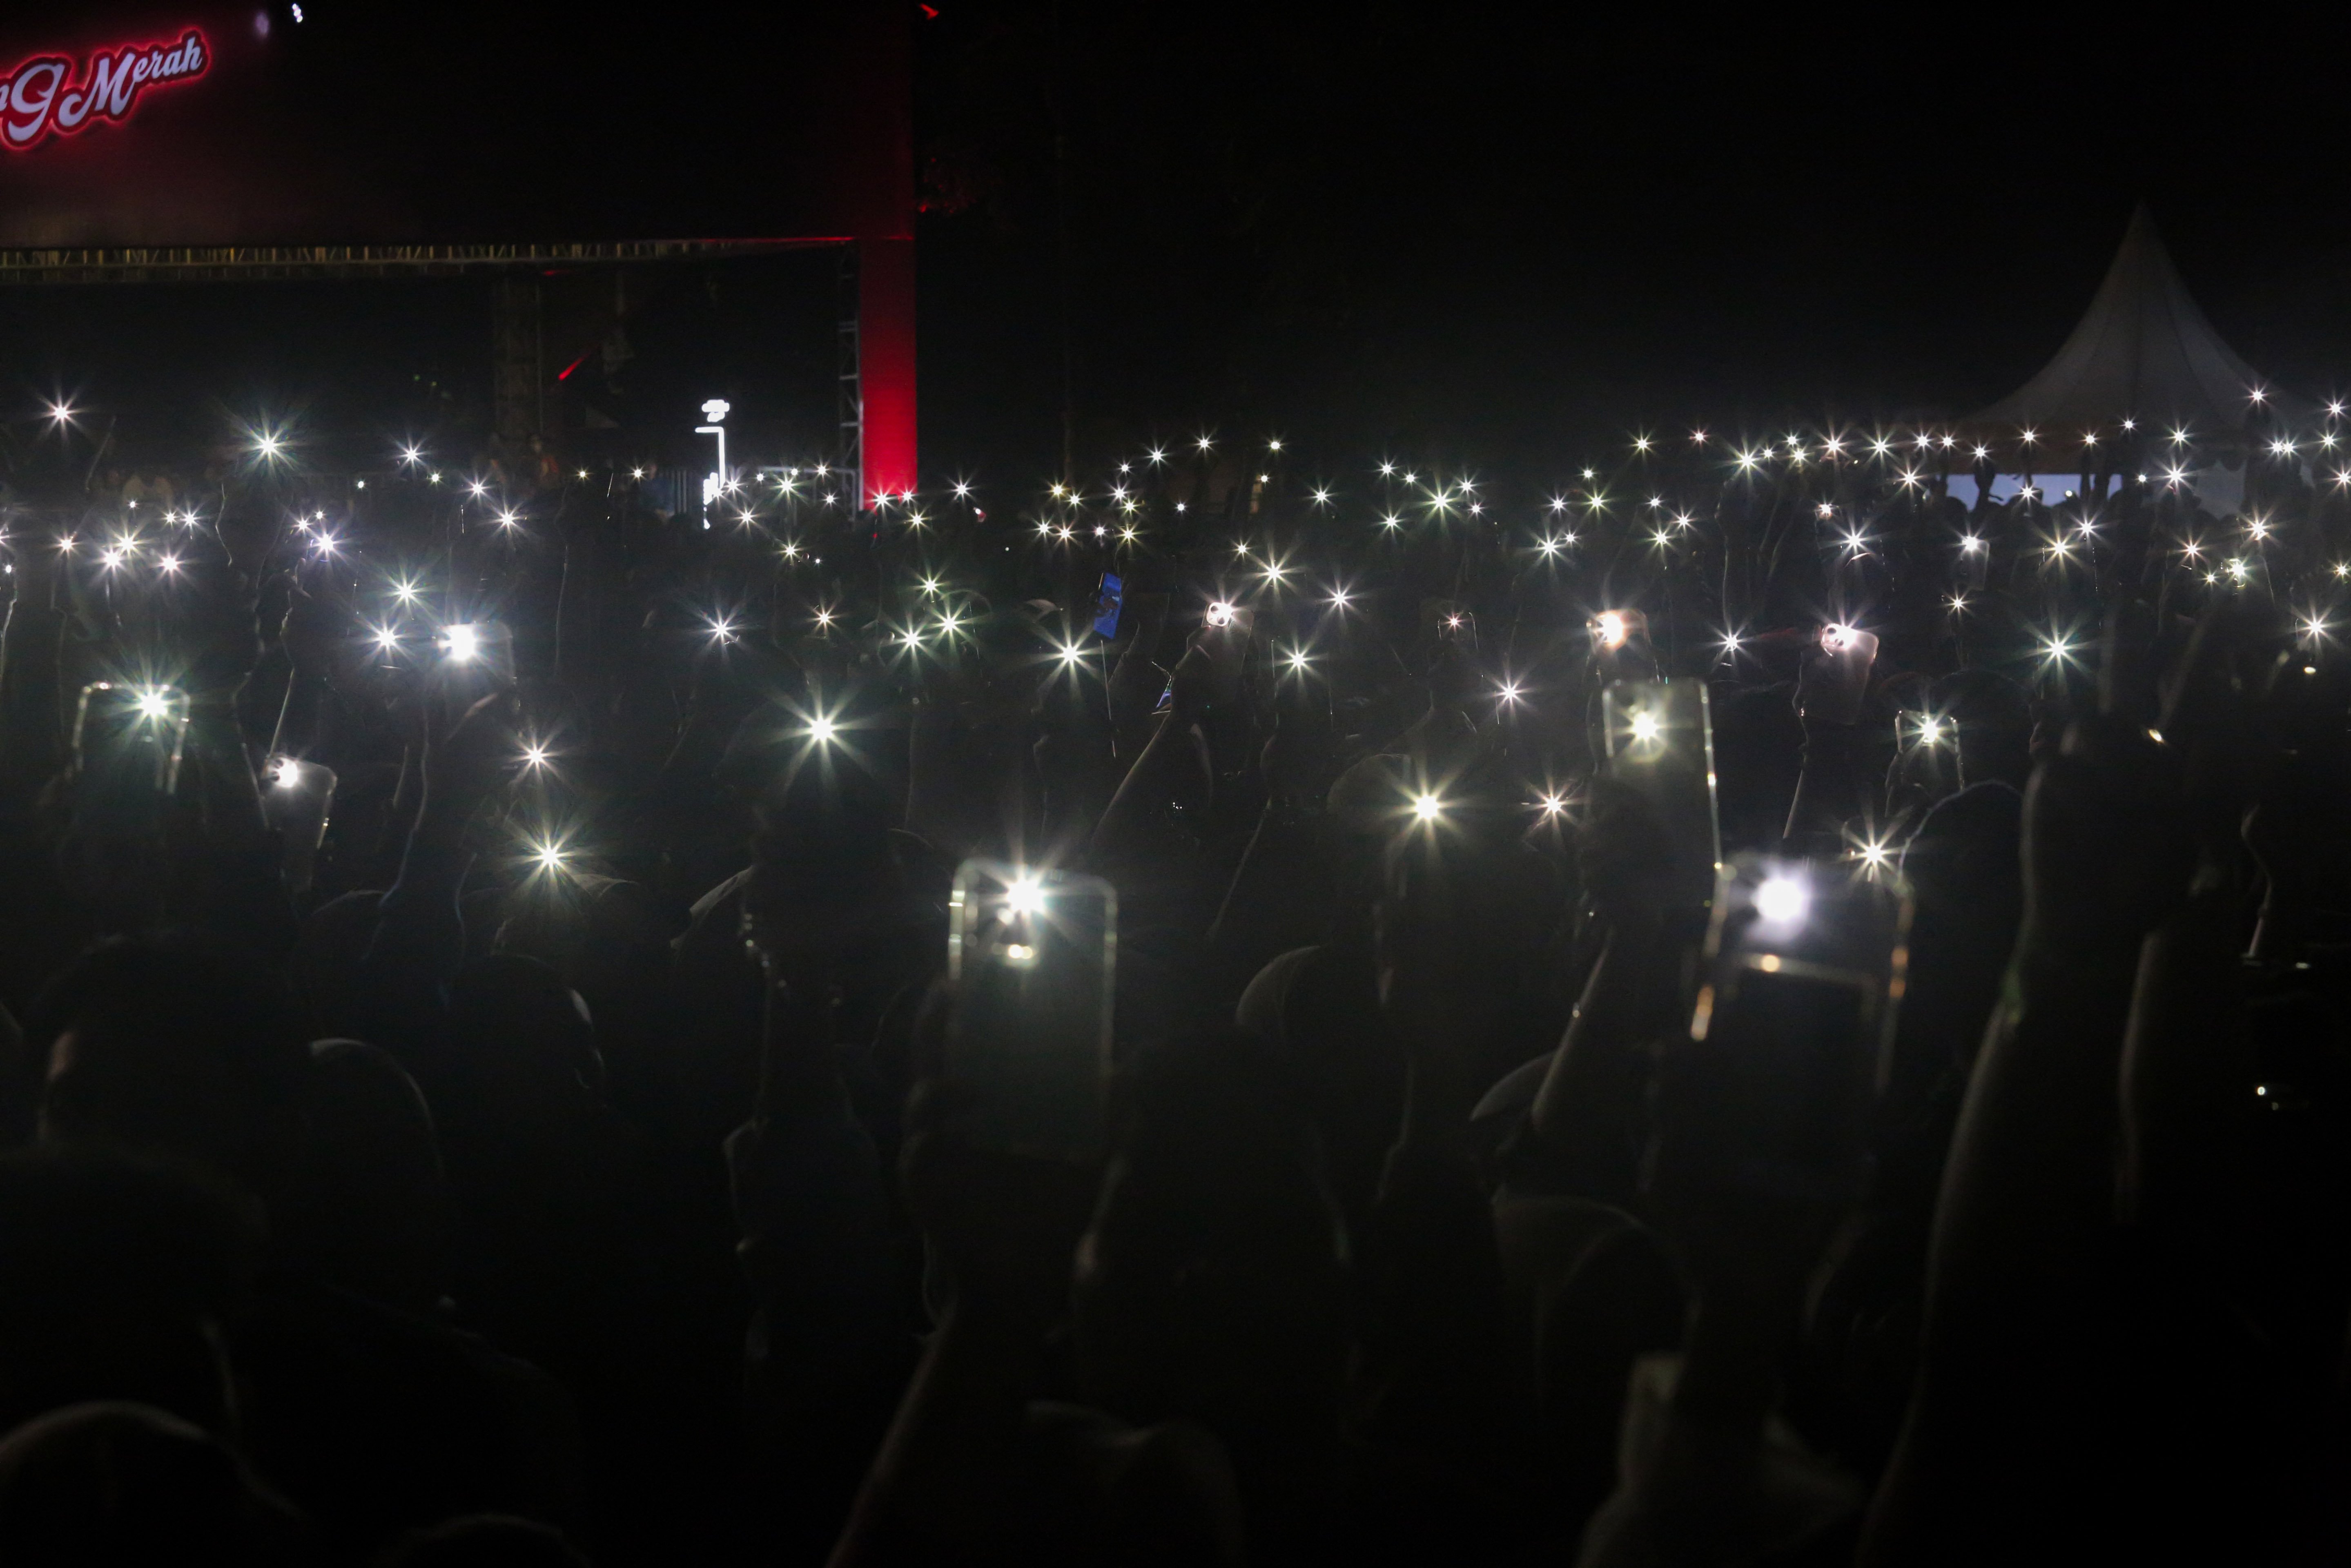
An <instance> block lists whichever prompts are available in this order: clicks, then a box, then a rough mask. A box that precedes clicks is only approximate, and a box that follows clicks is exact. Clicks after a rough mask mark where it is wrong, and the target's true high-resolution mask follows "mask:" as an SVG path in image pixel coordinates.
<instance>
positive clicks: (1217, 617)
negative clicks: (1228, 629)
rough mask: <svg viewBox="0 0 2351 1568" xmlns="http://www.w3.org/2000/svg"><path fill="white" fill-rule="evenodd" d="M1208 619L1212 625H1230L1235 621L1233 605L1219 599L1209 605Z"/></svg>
mask: <svg viewBox="0 0 2351 1568" xmlns="http://www.w3.org/2000/svg"><path fill="white" fill-rule="evenodd" d="M1207 620H1208V624H1209V625H1211V626H1229V625H1231V624H1232V623H1233V607H1232V606H1231V605H1230V604H1228V603H1227V602H1226V601H1223V600H1221V599H1219V600H1217V601H1216V602H1215V603H1213V604H1211V605H1209V606H1208V616H1207Z"/></svg>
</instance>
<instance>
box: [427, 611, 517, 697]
mask: <svg viewBox="0 0 2351 1568" xmlns="http://www.w3.org/2000/svg"><path fill="white" fill-rule="evenodd" d="M433 646H434V649H435V650H436V651H437V652H438V653H440V655H441V659H440V664H439V665H438V667H437V668H436V670H435V671H434V674H435V676H436V678H437V680H438V681H439V683H440V685H441V687H442V689H443V691H444V693H445V694H447V696H448V698H449V700H450V702H451V705H452V706H455V705H456V704H457V703H460V702H464V701H469V700H471V699H474V698H477V697H481V696H484V695H487V694H488V693H490V692H492V691H496V690H497V689H499V688H501V687H504V686H509V685H513V684H514V678H515V655H514V630H513V628H511V627H509V626H507V624H506V623H505V622H502V621H455V622H450V623H449V624H447V625H445V626H444V627H442V628H441V630H440V631H439V632H435V633H434V638H433Z"/></svg>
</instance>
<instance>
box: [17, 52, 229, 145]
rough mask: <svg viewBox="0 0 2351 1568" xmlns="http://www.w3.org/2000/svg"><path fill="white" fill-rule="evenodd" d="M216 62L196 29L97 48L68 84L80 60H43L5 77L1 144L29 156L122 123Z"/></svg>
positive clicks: (35, 59)
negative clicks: (153, 92)
mask: <svg viewBox="0 0 2351 1568" xmlns="http://www.w3.org/2000/svg"><path fill="white" fill-rule="evenodd" d="M212 63H213V53H212V46H211V45H210V44H208V43H206V42H205V41H204V35H203V34H202V33H200V32H198V31H196V29H195V28H193V27H190V28H189V29H188V30H187V31H186V32H184V33H182V34H181V35H180V37H179V38H178V39H177V40H176V41H174V42H172V43H168V44H110V45H109V46H107V47H105V48H102V49H95V50H92V51H91V53H90V57H89V63H88V64H87V65H85V66H84V67H83V68H82V73H81V79H80V80H79V81H73V80H70V79H69V78H70V77H71V75H72V72H73V61H71V60H69V59H68V58H67V57H65V56H63V55H36V56H35V57H33V58H31V59H29V60H26V61H25V62H24V63H23V64H21V65H19V66H18V67H17V68H16V69H15V70H14V71H12V72H10V73H9V74H8V76H7V77H6V78H0V147H5V148H7V149H8V151H10V152H26V151H27V150H28V149H30V148H34V147H37V146H38V145H40V144H41V143H42V142H43V141H47V140H48V139H49V138H50V137H52V136H71V135H72V134H74V132H76V131H80V130H82V129H83V128H84V127H86V126H90V125H95V124H97V123H98V122H99V120H113V121H114V122H115V123H116V124H118V125H119V124H120V123H121V122H122V121H124V120H128V119H130V118H131V110H134V109H136V108H138V107H139V95H140V94H141V93H142V92H144V91H146V90H147V89H149V88H151V87H158V86H162V85H163V84H165V83H169V82H179V81H193V80H194V79H195V78H198V77H200V76H202V75H204V72H205V71H206V70H207V69H208V68H210V67H211V65H212Z"/></svg>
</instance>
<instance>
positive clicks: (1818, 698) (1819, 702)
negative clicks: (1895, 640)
mask: <svg viewBox="0 0 2351 1568" xmlns="http://www.w3.org/2000/svg"><path fill="white" fill-rule="evenodd" d="M1876 658H1877V634H1876V632H1864V631H1862V630H1861V629H1860V628H1859V627H1856V626H1848V625H1846V624H1845V623H1844V622H1830V623H1829V624H1828V625H1826V626H1823V627H1822V628H1821V635H1820V642H1819V643H1818V645H1817V646H1816V647H1814V648H1813V650H1811V651H1810V652H1808V653H1806V654H1805V656H1804V663H1803V667H1802V670H1800V671H1799V672H1798V673H1797V676H1796V705H1797V706H1798V708H1800V709H1801V710H1802V714H1803V716H1804V717H1805V718H1807V719H1813V720H1817V721H1819V722H1822V723H1825V724H1858V723H1859V722H1860V721H1861V705H1862V702H1863V700H1864V699H1865V697H1867V696H1868V695H1869V666H1870V664H1872V663H1873V662H1875V661H1876Z"/></svg>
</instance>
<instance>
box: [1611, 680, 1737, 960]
mask: <svg viewBox="0 0 2351 1568" xmlns="http://www.w3.org/2000/svg"><path fill="white" fill-rule="evenodd" d="M1600 728H1601V734H1600V737H1599V738H1600V744H1599V745H1598V746H1597V747H1594V748H1593V749H1594V750H1596V751H1597V752H1599V754H1600V756H1601V757H1602V758H1604V763H1603V767H1604V771H1605V772H1606V774H1607V776H1608V777H1609V778H1610V779H1614V781H1616V782H1617V783H1618V784H1621V785H1623V786H1624V787H1625V788H1626V789H1630V790H1631V791H1633V792H1634V793H1635V794H1637V795H1639V796H1640V797H1641V798H1642V799H1643V800H1646V802H1647V803H1648V805H1649V807H1650V808H1651V810H1652V811H1653V812H1654V813H1655V816H1656V821H1657V822H1658V823H1659V824H1660V825H1661V826H1662V827H1663V828H1664V830H1665V835H1666V842H1667V873H1666V880H1667V884H1668V887H1669V889H1670V892H1669V894H1668V896H1669V897H1670V899H1671V900H1672V906H1673V908H1674V909H1676V910H1677V911H1680V912H1682V913H1684V914H1686V915H1702V912H1703V911H1705V910H1706V909H1707V908H1708V905H1710V904H1712V902H1713V899H1714V887H1715V866H1716V863H1717V862H1719V861H1720V860H1721V858H1722V835H1721V828H1720V825H1719V821H1718V819H1717V813H1716V807H1715V789H1714V726H1713V719H1712V715H1711V712H1710V710H1709V707H1708V701H1707V689H1706V684H1705V683H1704V682H1703V681H1695V680H1690V679H1687V678H1682V679H1677V680H1651V681H1618V682H1616V683H1615V684H1614V685H1610V686H1608V687H1607V688H1606V689H1605V690H1604V691H1603V692H1602V693H1601V696H1600ZM1697 936H1698V926H1697V925H1696V924H1695V923H1693V924H1692V925H1690V926H1689V928H1688V940H1689V942H1690V943H1691V944H1693V945H1694V944H1695V942H1696V939H1697Z"/></svg>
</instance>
